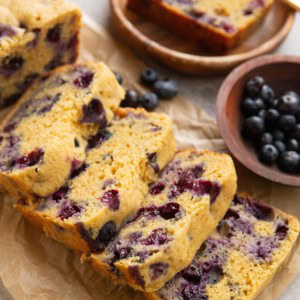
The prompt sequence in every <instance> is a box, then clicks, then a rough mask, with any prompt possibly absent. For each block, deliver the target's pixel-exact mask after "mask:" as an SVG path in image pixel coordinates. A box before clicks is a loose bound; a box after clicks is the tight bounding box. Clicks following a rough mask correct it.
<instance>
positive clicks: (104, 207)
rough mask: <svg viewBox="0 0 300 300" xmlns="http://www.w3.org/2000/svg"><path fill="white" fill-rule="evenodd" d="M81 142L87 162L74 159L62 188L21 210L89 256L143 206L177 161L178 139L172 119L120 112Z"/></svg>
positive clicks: (135, 111)
mask: <svg viewBox="0 0 300 300" xmlns="http://www.w3.org/2000/svg"><path fill="white" fill-rule="evenodd" d="M76 101H77V99H76ZM79 142H80V145H81V146H80V147H84V150H85V152H86V157H85V159H84V160H72V170H71V173H70V174H69V177H68V179H67V180H66V181H65V182H64V183H63V184H62V185H61V187H60V188H59V189H58V190H57V191H56V192H55V193H53V194H52V195H49V196H48V197H45V198H40V199H39V201H38V202H37V203H36V204H35V205H26V203H25V202H23V203H21V202H20V203H19V204H17V205H16V207H17V209H19V211H21V213H22V214H23V215H24V216H25V217H27V218H28V219H29V220H31V221H32V222H33V223H34V224H36V225H37V226H39V227H40V228H41V229H42V230H43V231H44V232H45V233H46V235H48V236H50V237H52V238H54V239H56V240H58V241H60V242H63V243H65V244H66V245H67V246H68V247H70V248H72V249H76V250H79V251H81V252H84V253H86V254H88V253H90V252H98V251H101V250H102V249H103V247H104V246H105V245H106V244H107V243H108V242H109V241H110V240H111V239H112V238H114V236H115V235H116V233H117V231H118V230H119V228H120V227H121V226H122V225H123V224H124V223H125V222H126V220H127V219H128V218H129V217H130V216H132V215H133V214H134V213H135V212H136V211H137V210H138V209H139V208H140V207H141V204H142V201H143V199H144V197H145V194H146V193H147V190H148V184H149V183H150V182H152V181H153V180H154V178H155V177H156V176H157V173H158V172H159V170H160V169H161V168H163V167H164V166H165V165H166V164H167V163H168V162H169V161H170V160H171V159H172V158H173V156H174V153H175V139H174V135H173V123H172V121H171V119H170V118H169V117H168V116H166V115H164V114H155V113H147V112H145V111H144V110H143V109H139V110H131V109H124V110H123V109H120V110H118V111H117V112H116V115H115V117H114V119H113V120H112V121H111V122H110V124H109V125H108V126H107V127H106V128H104V129H101V130H99V131H98V132H96V133H95V134H94V135H93V136H91V137H89V139H88V140H87V142H84V141H82V140H81V141H79ZM53 172H54V173H55V174H57V172H56V170H53Z"/></svg>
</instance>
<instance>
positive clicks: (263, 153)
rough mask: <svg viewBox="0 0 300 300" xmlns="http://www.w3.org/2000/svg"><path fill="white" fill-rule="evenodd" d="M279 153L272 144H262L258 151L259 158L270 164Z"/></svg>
mask: <svg viewBox="0 0 300 300" xmlns="http://www.w3.org/2000/svg"><path fill="white" fill-rule="evenodd" d="M278 155H279V153H278V150H277V149H276V147H275V146H273V145H270V144H268V145H264V146H262V148H261V149H260V151H259V159H260V160H261V161H262V162H263V163H265V164H271V163H272V162H274V161H275V160H276V159H277V157H278Z"/></svg>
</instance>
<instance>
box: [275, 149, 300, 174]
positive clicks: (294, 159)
mask: <svg viewBox="0 0 300 300" xmlns="http://www.w3.org/2000/svg"><path fill="white" fill-rule="evenodd" d="M299 164H300V155H299V154H298V153H297V152H295V151H287V152H284V153H283V154H281V156H280V158H279V162H278V166H279V168H280V169H281V170H282V171H284V172H289V173H295V172H297V171H299Z"/></svg>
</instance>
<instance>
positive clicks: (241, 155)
mask: <svg viewBox="0 0 300 300" xmlns="http://www.w3.org/2000/svg"><path fill="white" fill-rule="evenodd" d="M299 74H300V57H299V56H285V55H267V56H262V57H259V58H256V59H253V60H250V61H248V62H246V63H244V64H243V65H241V66H239V67H238V68H236V69H235V70H234V71H233V72H232V73H231V74H229V76H228V77H227V78H226V80H225V81H224V83H223V84H222V86H221V89H220V91H219V94H218V97H217V120H218V125H219V128H220V131H221V134H222V137H223V139H224V141H225V143H226V145H227V147H228V148H229V150H230V151H231V153H232V154H233V155H234V156H235V157H236V158H237V159H238V160H239V161H240V162H241V163H242V164H243V165H244V166H246V167H247V168H248V169H250V170H251V171H253V172H254V173H256V174H258V175H260V176H262V177H264V178H267V179H269V180H272V181H274V182H277V183H281V184H285V185H291V186H299V187H300V174H299V175H297V174H296V175H293V174H288V173H284V172H281V171H280V170H279V169H278V167H277V166H276V165H275V164H274V165H272V166H270V167H269V166H266V165H264V164H262V163H261V162H260V161H259V160H258V157H257V152H256V151H255V148H254V147H253V145H252V144H251V143H250V142H249V141H247V140H246V139H245V138H244V137H242V135H241V129H242V123H243V121H244V117H243V115H242V113H241V110H240V107H241V101H242V99H243V92H244V88H245V85H246V82H247V81H248V80H249V79H250V78H252V77H253V76H256V75H258V76H262V77H264V78H265V80H266V82H267V83H268V84H270V85H271V86H272V87H273V88H274V91H275V94H276V95H280V94H282V93H284V92H286V91H289V90H294V91H295V92H297V93H300V82H299Z"/></svg>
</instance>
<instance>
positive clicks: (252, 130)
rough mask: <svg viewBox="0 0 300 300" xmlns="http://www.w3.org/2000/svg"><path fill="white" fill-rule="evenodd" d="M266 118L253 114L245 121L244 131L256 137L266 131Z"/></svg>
mask: <svg viewBox="0 0 300 300" xmlns="http://www.w3.org/2000/svg"><path fill="white" fill-rule="evenodd" d="M264 130H265V123H264V120H263V119H262V118H260V117H257V116H252V117H249V118H247V119H246V121H245V123H244V132H245V134H246V135H248V136H252V137H256V136H260V135H262V134H263V133H264Z"/></svg>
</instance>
